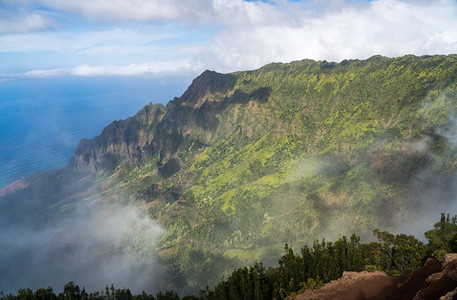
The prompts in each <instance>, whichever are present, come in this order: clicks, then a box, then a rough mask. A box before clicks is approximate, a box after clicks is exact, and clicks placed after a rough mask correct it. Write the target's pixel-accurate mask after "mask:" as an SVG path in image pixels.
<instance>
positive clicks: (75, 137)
mask: <svg viewBox="0 0 457 300" xmlns="http://www.w3.org/2000/svg"><path fill="white" fill-rule="evenodd" d="M189 83H190V78H166V79H160V80H159V79H151V78H95V79H94V78H74V77H73V78H59V79H43V80H21V81H14V82H7V83H5V84H3V85H0V188H2V187H4V186H6V185H8V184H10V183H12V182H14V181H15V180H18V179H20V178H21V177H23V176H27V175H30V174H32V173H33V172H35V171H38V170H48V169H55V168H61V167H63V166H65V164H66V163H67V162H68V160H69V159H70V157H71V155H72V154H73V152H74V150H75V147H76V145H77V143H78V142H79V140H80V139H81V138H92V137H94V136H96V135H98V134H100V133H101V132H102V130H103V128H104V127H105V126H107V125H108V124H109V123H111V122H112V121H114V120H119V119H125V118H128V117H130V116H133V115H134V114H135V113H136V112H137V111H138V110H140V109H141V108H142V107H143V106H144V105H146V104H147V103H149V102H152V103H163V104H166V103H167V102H168V101H169V100H170V99H173V97H175V96H180V95H181V94H182V93H183V92H184V91H185V89H186V88H187V86H188V85H189Z"/></svg>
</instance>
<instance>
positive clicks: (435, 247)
mask: <svg viewBox="0 0 457 300" xmlns="http://www.w3.org/2000/svg"><path fill="white" fill-rule="evenodd" d="M456 221H457V216H454V217H453V218H452V220H451V219H450V218H449V215H447V217H446V216H445V215H444V214H442V215H441V220H440V221H439V222H437V223H436V224H435V226H434V229H432V230H430V231H427V232H426V233H425V236H426V237H427V239H428V240H429V243H428V244H427V245H424V244H423V243H422V242H420V241H419V240H417V239H416V238H415V237H414V236H412V235H406V234H397V235H393V234H391V233H389V232H387V231H380V230H379V229H376V230H374V232H373V234H374V235H375V236H376V238H377V240H378V241H377V242H370V243H361V241H360V237H359V236H357V235H355V234H353V235H351V237H350V238H347V237H346V236H342V237H341V238H339V239H338V240H336V241H335V242H326V241H325V240H322V241H317V240H316V241H315V242H314V243H313V245H312V246H311V247H310V246H304V247H303V248H302V249H301V251H300V254H296V253H295V252H294V251H293V249H292V248H291V247H290V246H289V245H287V244H286V245H285V247H284V254H283V255H282V256H281V258H280V259H279V260H278V266H277V267H269V268H268V269H266V268H265V267H264V266H263V264H262V263H257V262H256V263H254V264H253V265H252V266H250V267H244V268H239V269H236V270H234V271H233V272H232V273H231V274H230V275H229V276H228V277H227V278H226V279H225V280H222V281H221V282H219V283H218V284H216V286H215V287H214V289H209V288H208V287H207V288H206V289H205V290H201V291H200V293H199V296H198V297H197V296H192V295H188V296H185V297H183V298H182V299H187V300H191V299H201V300H204V299H208V300H212V299H284V298H288V299H292V298H293V297H294V296H295V295H297V294H299V293H303V292H304V290H306V289H314V288H319V287H321V286H322V285H323V284H324V283H327V282H330V281H331V280H335V279H338V278H340V277H341V276H342V274H343V272H344V271H362V270H366V271H375V270H382V271H386V272H387V273H390V274H408V273H409V272H412V271H414V270H415V269H417V268H419V267H421V266H422V265H423V263H424V262H425V260H426V259H427V258H428V257H430V255H435V254H436V253H440V251H447V250H446V249H456V248H455V247H456V245H457V224H456ZM453 247H454V248H453ZM0 299H1V300H87V299H91V300H154V299H157V300H179V296H178V294H176V293H175V292H173V291H172V290H166V291H165V292H164V293H163V292H159V293H158V294H157V295H156V297H154V296H152V295H150V294H147V293H146V292H145V291H143V292H142V293H141V294H139V295H132V293H131V292H130V290H129V289H125V288H123V289H115V288H114V286H113V285H111V286H110V287H108V285H107V286H106V288H105V290H104V291H101V292H95V293H90V294H88V293H87V292H86V291H85V289H84V288H82V289H81V288H80V287H79V286H78V285H75V284H74V283H73V282H69V283H67V284H66V285H65V286H64V288H63V292H61V293H59V294H57V295H56V294H55V293H54V291H53V289H52V288H51V287H48V288H47V289H44V288H39V289H37V290H36V291H35V292H33V291H32V290H31V289H28V288H27V289H20V290H19V291H18V293H17V295H12V294H8V295H2V296H1V297H0Z"/></svg>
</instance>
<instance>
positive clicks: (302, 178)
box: [11, 55, 457, 292]
mask: <svg viewBox="0 0 457 300" xmlns="http://www.w3.org/2000/svg"><path fill="white" fill-rule="evenodd" d="M456 74H457V56H456V55H448V56H444V55H436V56H422V57H416V56H412V55H408V56H404V57H398V58H387V57H382V56H374V57H371V58H369V59H367V60H345V61H342V62H341V63H330V62H326V61H313V60H302V61H296V62H292V63H288V64H282V63H277V64H269V65H267V66H264V67H262V68H260V69H258V70H253V71H245V72H236V73H232V74H218V73H216V72H210V71H205V72H204V73H203V74H201V75H200V76H199V77H197V78H196V79H195V80H194V82H193V83H192V85H191V86H190V87H189V89H188V90H187V91H186V93H185V94H184V95H183V96H182V97H180V98H175V99H174V100H173V101H171V102H170V103H169V104H168V105H167V106H166V107H164V106H161V105H146V106H145V108H143V109H142V110H141V111H140V112H138V114H137V115H135V116H134V117H132V118H130V119H128V120H125V121H120V122H115V123H113V124H111V125H110V126H108V127H107V128H106V129H105V131H104V132H103V134H102V135H101V136H99V137H97V138H96V139H94V140H92V141H85V142H84V143H82V144H81V145H80V147H78V150H77V152H76V153H75V156H74V158H73V160H72V162H71V163H70V164H69V166H70V167H73V169H71V168H68V169H71V170H72V172H83V171H84V170H86V169H87V170H89V171H90V172H91V173H90V174H91V175H92V176H93V177H94V180H93V182H94V183H95V184H96V188H92V187H84V188H79V189H77V190H78V193H71V194H69V195H65V194H64V192H63V191H65V188H64V187H65V184H67V185H70V186H71V184H69V183H68V182H65V180H68V178H71V177H69V176H65V174H66V173H65V172H67V170H64V171H63V173H64V174H63V175H62V176H61V175H60V174H59V175H58V176H54V177H52V176H51V179H49V180H47V182H45V184H46V186H47V187H48V186H52V187H54V186H55V190H52V188H46V189H41V188H39V184H36V185H35V186H34V185H33V182H32V181H33V180H40V182H41V181H43V180H44V179H42V178H36V177H35V178H32V179H30V180H29V181H30V186H31V188H30V191H31V192H30V193H29V194H26V195H24V194H21V195H20V196H21V197H22V198H24V199H28V198H30V199H32V200H33V197H35V194H36V191H41V190H43V191H46V192H47V194H46V195H44V196H43V199H47V201H46V204H48V203H53V206H52V207H53V209H54V210H53V211H52V212H56V211H58V212H59V213H60V215H65V213H66V212H67V211H66V210H70V209H71V207H70V208H68V207H69V206H70V204H69V203H71V205H75V206H76V205H77V204H75V203H76V202H77V201H76V200H75V197H77V196H79V197H80V199H77V200H81V201H84V200H87V199H89V201H91V200H93V199H95V198H97V199H103V200H106V201H112V202H121V203H125V202H128V203H131V202H134V203H135V204H141V205H143V207H145V209H147V210H148V212H149V214H150V215H151V217H152V218H154V219H156V220H158V221H159V222H160V223H161V224H162V225H163V226H164V227H165V228H166V229H167V231H166V234H165V235H164V236H163V237H162V238H161V239H160V240H159V241H158V248H159V253H158V256H159V258H160V260H161V261H162V262H164V263H166V264H167V265H168V266H170V267H172V268H173V269H174V273H176V280H175V285H174V286H173V288H174V289H178V288H182V289H183V291H184V292H197V291H198V290H199V289H200V288H201V286H200V285H201V283H202V282H208V283H209V285H210V286H214V285H215V284H216V283H217V282H218V281H220V280H221V279H223V278H228V277H227V276H228V275H229V274H231V270H233V269H234V268H237V267H241V266H244V265H248V264H252V263H254V261H256V260H257V261H264V262H265V265H273V264H274V263H275V258H276V257H278V256H279V255H281V251H282V249H283V245H284V244H289V245H290V244H293V245H296V246H297V247H299V248H300V247H306V246H305V245H310V244H311V243H312V242H313V241H314V240H315V239H316V238H319V237H322V236H326V237H327V240H333V239H335V238H336V237H338V236H342V235H347V236H348V235H350V233H352V232H356V233H357V234H359V235H360V236H361V237H362V238H368V237H371V233H372V232H373V230H374V229H375V228H385V229H386V230H391V229H394V228H397V226H398V225H401V224H404V223H408V222H410V221H411V220H414V219H416V218H417V217H418V216H422V215H424V214H426V213H427V212H428V209H429V207H430V206H435V203H438V204H446V203H449V202H446V201H451V199H452V197H453V192H454V191H453V190H452V189H453V184H446V183H448V182H454V181H453V180H454V179H453V178H455V177H454V176H455V174H456V171H457V147H456V146H457V145H456V143H455V141H456V139H455V137H454V136H453V133H454V132H455V126H456V124H455V121H454V119H455V118H454V114H455V111H456V110H457V101H455V99H456V97H457V77H456ZM75 170H76V171H75ZM94 174H95V175H94ZM84 175H86V174H84ZM37 177H38V176H37ZM41 177H42V176H41ZM81 178H83V176H81ZM68 181H70V180H68ZM89 181H90V180H86V181H84V180H80V181H79V182H80V183H85V182H89ZM49 182H52V185H49V184H47V183H49ZM61 182H62V183H61ZM88 184H89V183H88ZM62 186H63V187H62ZM33 187H35V188H33ZM99 187H101V188H99ZM434 187H436V188H434ZM70 190H71V191H75V190H76V188H75V187H74V186H71V189H70ZM99 190H100V192H99V194H97V195H93V194H91V193H94V192H93V191H99ZM84 191H86V194H84ZM62 194H63V195H62ZM75 194H77V196H75ZM55 195H57V196H55ZM81 195H82V196H81ZM65 196H67V198H65ZM84 197H85V198H84ZM61 199H66V200H68V199H71V201H66V200H61ZM432 199H433V200H432ZM59 201H61V202H62V203H59ZM431 201H433V202H434V204H432V205H430V202H431ZM11 202H13V201H11ZM30 202H33V201H30ZM436 207H440V206H439V205H436ZM44 219H45V218H44ZM445 223H446V224H445V225H440V226H439V228H437V230H438V231H439V232H441V231H443V232H445V231H447V227H452V226H453V225H448V224H451V223H452V220H450V222H447V221H446V220H445ZM443 224H444V223H443ZM446 226H447V227H446ZM329 234H330V236H328V235H329ZM430 234H431V235H429V236H430V240H431V245H432V246H431V247H432V248H433V251H432V252H430V251H431V250H430V249H432V248H426V249H425V250H421V245H420V243H419V242H417V241H415V240H413V239H411V237H408V236H404V235H391V234H388V233H386V232H382V231H377V232H375V235H376V237H377V238H378V243H379V245H377V246H379V248H376V247H375V244H373V245H372V248H371V249H372V251H374V252H375V253H374V254H373V255H374V256H373V257H376V260H371V261H369V262H366V263H364V265H363V266H362V268H363V267H365V265H366V266H369V268H372V269H383V270H387V271H390V272H406V271H408V270H410V269H411V268H412V267H413V266H414V265H415V264H416V263H417V262H418V261H420V260H421V258H422V256H423V255H424V254H423V251H426V253H428V254H429V255H433V256H435V257H441V256H442V253H443V252H444V251H448V250H449V249H452V247H454V244H452V243H451V244H449V243H448V244H446V243H444V244H443V242H442V237H443V236H444V233H443V234H442V233H439V234H438V236H437V237H435V236H433V234H434V233H430ZM446 239H447V237H446ZM356 240H357V239H356ZM356 240H353V239H352V238H349V239H347V241H343V240H342V241H339V240H338V247H340V246H341V245H345V243H348V245H351V243H355V244H357V245H358V242H357V243H356ZM340 243H341V245H340ZM404 243H408V246H407V247H406V246H404ZM318 245H319V246H318ZM314 247H316V248H314ZM319 247H320V248H319ZM335 247H337V242H335V243H330V245H329V243H328V242H320V243H318V244H316V246H312V247H311V248H309V249H308V250H307V251H309V252H310V253H314V252H313V251H317V252H316V253H321V252H320V251H321V250H319V249H321V248H322V249H323V250H322V251H323V252H322V255H324V254H325V253H327V252H325V251H337V250H335ZM341 247H342V246H341ZM348 247H349V246H348ZM351 247H352V246H351ZM363 247H368V248H369V245H367V246H363ZM363 247H362V248H363ZM408 247H412V248H411V249H415V250H417V253H416V254H417V255H416V256H414V257H413V256H408V255H406V254H405V253H409V252H410V250H411V249H410V248H408ZM351 249H352V248H351ZM379 249H383V250H382V252H379V251H380V250H379ZM288 251H289V250H288ZM338 251H339V250H338ZM351 251H352V250H351ZM354 251H355V250H354ZM376 251H378V252H379V253H377V252H376ZM364 253H365V252H364ZM325 255H326V254H325ZM405 255H406V256H407V259H408V260H405ZM364 257H365V256H364ZM341 259H342V258H341ZM364 259H365V258H364ZM345 263H347V264H348V265H347V266H349V267H351V268H355V269H356V268H359V269H360V268H361V266H359V265H357V266H356V265H355V264H351V263H349V262H345ZM345 267H346V265H345ZM261 269H262V268H261V267H260V266H257V269H254V270H258V272H260V270H261ZM240 272H241V273H240V274H238V275H237V276H241V274H244V273H243V272H245V273H246V274H248V273H249V272H251V270H250V269H247V270H245V271H240ZM255 272H257V271H255ZM340 272H341V269H332V270H328V272H327V273H325V274H320V273H318V274H320V275H319V276H320V277H319V278H318V279H317V278H314V277H306V276H309V275H306V276H305V275H303V276H302V277H300V280H298V281H297V280H295V283H293V289H292V288H288V287H287V285H286V283H282V285H281V286H280V288H282V289H284V291H287V292H293V291H295V290H296V288H297V287H298V286H299V285H300V284H303V282H305V285H311V286H312V285H313V284H314V283H313V282H307V280H308V279H307V278H311V279H312V280H315V283H316V284H318V283H319V282H320V281H326V280H327V278H333V277H334V276H337V275H338V274H339V273H340ZM249 274H250V273H249ZM262 274H263V273H262ZM265 274H269V273H268V270H266V271H265ZM324 275H325V276H324ZM262 276H263V275H262ZM313 276H314V275H313ZM181 279H184V281H185V282H182V280H181ZM177 282H178V283H177ZM287 284H288V283H287Z"/></svg>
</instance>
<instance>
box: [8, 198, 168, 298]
mask: <svg viewBox="0 0 457 300" xmlns="http://www.w3.org/2000/svg"><path fill="white" fill-rule="evenodd" d="M19 207H20V206H19ZM25 212H26V213H30V212H27V211H25ZM8 213H9V214H10V215H8V217H7V218H6V216H2V213H1V212H0V220H1V219H3V220H6V219H9V221H8V222H1V221H0V225H1V226H2V230H1V232H0V241H1V242H0V270H1V271H0V291H1V290H3V292H4V293H16V292H17V290H18V289H19V288H32V289H37V288H39V287H48V286H52V287H53V288H54V290H55V291H57V292H58V291H61V290H62V289H63V286H64V285H65V284H66V283H68V282H69V281H74V282H75V284H78V285H79V286H80V287H81V288H82V287H85V289H86V291H88V292H95V291H101V290H103V289H104V287H105V286H106V285H107V284H108V285H111V284H114V286H115V287H116V288H129V289H130V290H131V291H132V292H134V293H140V292H141V291H142V290H146V291H148V292H156V289H158V283H157V281H158V280H159V279H160V278H162V276H163V274H160V268H159V267H158V263H157V262H156V261H155V260H154V257H155V251H156V249H155V241H156V239H158V238H159V237H160V236H161V234H162V233H163V229H162V228H161V227H160V226H159V225H158V224H157V223H156V222H154V221H153V220H151V219H150V218H149V217H147V216H146V215H145V214H143V212H142V211H141V210H140V209H138V208H135V207H129V206H118V205H108V204H100V203H99V202H98V203H97V202H91V204H83V205H79V207H78V208H76V209H75V210H72V213H71V215H69V216H64V217H62V218H61V219H58V220H49V222H47V225H45V226H42V227H41V228H37V226H36V225H33V222H27V221H24V220H27V219H33V218H35V216H33V215H30V216H29V218H24V216H19V215H18V218H14V216H12V215H11V211H9V212H8ZM16 213H17V214H21V213H22V212H21V210H20V209H17V210H16ZM32 213H33V212H32ZM3 217H5V218H3ZM15 219H16V220H17V221H16V222H15V221H14V220H15Z"/></svg>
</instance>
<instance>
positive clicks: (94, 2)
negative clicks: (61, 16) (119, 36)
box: [41, 0, 212, 21]
mask: <svg viewBox="0 0 457 300" xmlns="http://www.w3.org/2000/svg"><path fill="white" fill-rule="evenodd" d="M41 2H42V3H43V4H45V5H47V6H49V7H52V8H54V9H59V10H65V11H71V12H73V13H77V14H81V15H83V16H85V17H88V18H92V19H97V20H100V19H102V20H136V21H147V20H152V19H160V20H178V19H182V18H186V19H187V18H206V17H207V11H208V8H209V9H211V2H212V1H211V0H188V1H179V0H152V1H148V0H80V1H68V0H41Z"/></svg>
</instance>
